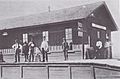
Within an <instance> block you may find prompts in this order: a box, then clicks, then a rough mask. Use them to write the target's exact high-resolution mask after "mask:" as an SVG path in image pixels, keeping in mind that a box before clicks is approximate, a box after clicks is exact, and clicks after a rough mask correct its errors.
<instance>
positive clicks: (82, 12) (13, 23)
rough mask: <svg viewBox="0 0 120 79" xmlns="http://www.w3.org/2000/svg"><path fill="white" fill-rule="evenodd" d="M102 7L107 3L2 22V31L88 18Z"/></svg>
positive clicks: (0, 28) (0, 22)
mask: <svg viewBox="0 0 120 79" xmlns="http://www.w3.org/2000/svg"><path fill="white" fill-rule="evenodd" d="M102 5H105V2H103V1H102V2H97V3H92V4H86V5H81V6H76V7H72V8H65V9H61V10H55V11H51V12H44V13H39V14H34V15H28V16H21V17H16V18H11V19H6V20H1V21H0V30H3V29H12V28H19V27H29V26H34V25H41V24H49V23H56V22H63V21H69V20H76V19H82V18H86V17H88V16H89V15H90V14H91V13H92V12H94V11H95V10H96V9H97V8H99V7H100V6H102Z"/></svg>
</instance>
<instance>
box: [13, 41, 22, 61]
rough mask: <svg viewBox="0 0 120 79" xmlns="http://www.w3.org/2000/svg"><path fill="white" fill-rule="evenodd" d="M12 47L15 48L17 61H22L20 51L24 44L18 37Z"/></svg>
mask: <svg viewBox="0 0 120 79" xmlns="http://www.w3.org/2000/svg"><path fill="white" fill-rule="evenodd" d="M12 48H13V49H14V50H15V62H17V61H18V62H20V53H21V50H22V45H21V44H20V43H19V41H18V40H17V39H16V40H15V44H13V46H12Z"/></svg>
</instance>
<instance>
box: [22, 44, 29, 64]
mask: <svg viewBox="0 0 120 79" xmlns="http://www.w3.org/2000/svg"><path fill="white" fill-rule="evenodd" d="M28 52H29V46H28V43H27V42H24V43H23V53H24V56H25V62H26V61H28Z"/></svg>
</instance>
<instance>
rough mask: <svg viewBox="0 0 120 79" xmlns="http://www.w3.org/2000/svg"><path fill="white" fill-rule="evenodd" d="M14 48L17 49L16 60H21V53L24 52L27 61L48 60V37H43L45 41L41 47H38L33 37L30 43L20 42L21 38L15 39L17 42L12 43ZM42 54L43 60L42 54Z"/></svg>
mask: <svg viewBox="0 0 120 79" xmlns="http://www.w3.org/2000/svg"><path fill="white" fill-rule="evenodd" d="M12 48H13V49H14V51H15V62H20V54H21V53H22V54H24V58H25V60H24V61H25V62H34V61H37V60H38V61H43V62H45V61H48V56H47V52H48V42H47V41H46V37H45V36H44V37H43V41H42V43H41V46H40V47H37V46H36V45H35V43H34V41H33V39H31V41H30V42H29V43H27V42H24V43H23V44H20V43H19V40H18V39H16V40H15V44H13V45H12ZM40 55H42V60H41V58H40V57H41V56H40Z"/></svg>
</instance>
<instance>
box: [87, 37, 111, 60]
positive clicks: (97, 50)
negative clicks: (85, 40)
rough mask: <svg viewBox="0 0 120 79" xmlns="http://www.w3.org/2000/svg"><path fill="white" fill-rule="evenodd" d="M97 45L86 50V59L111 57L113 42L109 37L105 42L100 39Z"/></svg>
mask: <svg viewBox="0 0 120 79" xmlns="http://www.w3.org/2000/svg"><path fill="white" fill-rule="evenodd" d="M95 46H96V47H89V48H87V51H86V59H110V58H111V57H110V56H111V55H110V46H111V43H110V41H109V40H108V39H107V40H106V42H105V44H103V42H102V41H101V40H100V39H98V40H97V42H96V45H95Z"/></svg>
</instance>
